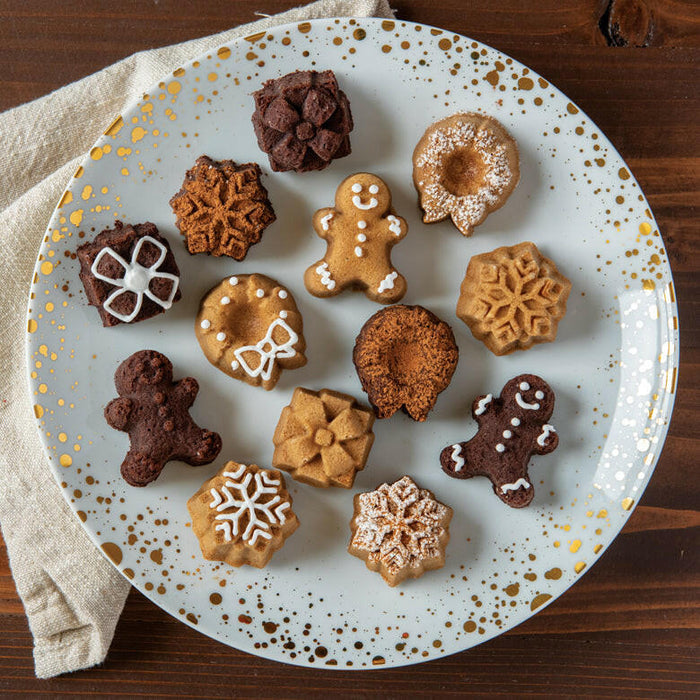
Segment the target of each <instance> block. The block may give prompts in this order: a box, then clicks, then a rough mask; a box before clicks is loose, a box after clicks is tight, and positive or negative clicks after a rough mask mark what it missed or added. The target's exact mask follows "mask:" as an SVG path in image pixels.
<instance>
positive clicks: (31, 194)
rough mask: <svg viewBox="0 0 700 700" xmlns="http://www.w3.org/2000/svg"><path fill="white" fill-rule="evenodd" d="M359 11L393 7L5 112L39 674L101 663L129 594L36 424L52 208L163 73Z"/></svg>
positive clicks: (182, 58) (124, 70) (17, 469)
mask: <svg viewBox="0 0 700 700" xmlns="http://www.w3.org/2000/svg"><path fill="white" fill-rule="evenodd" d="M349 16H354V17H368V16H377V17H391V16H392V13H391V10H390V8H389V5H388V4H387V1H386V0H320V2H314V3H312V4H310V5H306V6H304V7H299V8H295V9H293V10H290V11H288V12H284V13H282V14H279V15H275V16H273V17H265V18H264V19H261V20H259V21H257V22H254V23H251V24H246V25H243V26H240V27H236V28H235V29H231V30H229V31H226V32H223V33H221V34H217V35H214V36H209V37H205V38H202V39H195V40H193V41H188V42H186V43H184V44H178V45H177V46H169V47H166V48H161V49H156V50H152V51H146V52H143V53H138V54H135V55H134V56H131V57H130V58H127V59H125V60H123V61H120V62H119V63H116V64H115V65H113V66H110V67H109V68H105V69H104V70H102V71H100V72H99V73H95V74H94V75H91V76H89V77H87V78H84V79H83V80H80V81H78V82H76V83H73V84H72V85H69V86H67V87H64V88H62V89H60V90H58V91H56V92H54V93H52V94H50V95H47V96H46V97H43V98H41V99H39V100H36V101H34V102H31V103H29V104H26V105H22V106H20V107H17V108H15V109H12V110H9V111H8V112H5V113H4V114H0V146H1V148H0V172H2V173H3V180H2V187H0V249H1V250H2V253H1V254H0V282H1V286H0V290H1V291H0V368H1V371H0V524H1V525H2V533H3V536H4V539H5V542H6V544H7V550H8V553H9V557H10V564H11V567H12V574H13V576H14V579H15V583H16V585H17V591H18V593H19V595H20V597H21V598H22V602H23V603H24V607H25V610H26V613H27V617H28V619H29V626H30V628H31V631H32V635H33V636H34V662H35V669H36V675H37V676H38V677H39V678H49V677H51V676H56V675H58V674H61V673H65V672H68V671H75V670H77V669H81V668H87V667H89V666H93V665H95V664H98V663H101V662H102V661H103V660H104V658H105V656H106V654H107V650H108V648H109V645H110V643H111V641H112V636H113V634H114V628H115V626H116V624H117V620H118V619H119V615H120V614H121V611H122V608H123V606H124V601H125V599H126V595H127V593H128V591H129V584H128V583H127V581H126V580H125V579H123V578H122V576H121V575H120V574H119V573H118V572H117V571H116V570H115V569H114V568H113V567H112V566H111V564H109V563H108V562H107V560H106V559H105V558H104V557H103V556H102V554H101V553H100V551H99V550H98V549H97V548H96V547H95V546H94V545H93V544H92V542H91V541H90V540H89V539H88V537H87V535H86V534H85V533H84V531H83V530H82V529H81V527H80V524H79V522H78V520H77V518H75V517H74V515H73V514H72V512H71V511H70V509H69V508H68V505H67V504H66V502H65V501H64V500H63V497H62V495H61V493H60V490H59V488H58V486H57V484H56V483H55V481H54V479H53V476H52V474H51V471H50V469H49V466H48V463H47V461H46V458H45V457H44V454H43V451H42V448H41V444H40V442H39V437H38V435H37V431H36V429H35V427H34V420H33V416H32V409H31V401H30V397H29V392H28V390H27V386H26V384H27V383H26V378H25V336H26V320H25V312H26V306H27V293H28V290H29V284H30V281H31V276H32V270H33V267H34V261H35V259H36V255H37V251H38V248H39V244H40V242H41V240H42V237H43V235H44V233H45V230H46V226H47V224H48V221H49V217H50V216H51V213H52V211H53V209H54V207H55V205H56V203H57V201H58V199H59V197H60V196H61V194H62V191H63V189H64V188H65V186H66V184H67V183H68V181H69V179H70V177H71V175H72V174H73V172H75V169H76V167H77V165H78V163H79V162H80V160H81V159H82V158H83V156H84V154H85V153H86V152H87V151H88V149H89V148H90V146H92V144H93V143H94V141H96V140H97V138H98V136H99V135H100V134H101V133H102V131H103V130H104V128H105V126H106V125H108V124H109V123H110V122H111V121H112V119H113V118H114V117H115V115H117V114H120V113H121V112H122V111H123V109H124V108H125V107H126V106H127V105H128V104H129V103H130V102H131V101H132V100H133V99H134V98H135V97H138V96H139V95H140V94H142V93H143V92H144V91H145V90H147V89H148V88H149V87H150V86H151V85H152V84H153V83H155V82H156V81H157V80H159V79H160V78H162V76H164V75H167V74H169V73H171V72H172V71H173V70H174V69H176V68H177V67H178V66H180V65H181V64H183V63H185V62H186V61H188V60H190V59H192V58H194V57H195V56H197V55H199V54H202V53H204V52H206V51H210V50H212V49H213V48H216V47H217V46H220V45H221V44H224V43H226V42H228V41H230V40H231V39H234V38H236V37H239V36H245V35H247V34H251V33H253V32H257V31H261V30H264V29H266V28H268V27H271V26H274V25H277V24H282V23H285V22H296V21H300V20H306V19H314V18H317V17H349ZM8 173H11V175H10V176H9V177H8Z"/></svg>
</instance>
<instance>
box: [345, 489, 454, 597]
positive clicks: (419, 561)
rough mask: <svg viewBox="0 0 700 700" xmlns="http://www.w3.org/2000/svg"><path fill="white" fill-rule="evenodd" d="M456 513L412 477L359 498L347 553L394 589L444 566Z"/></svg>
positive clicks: (357, 498)
mask: <svg viewBox="0 0 700 700" xmlns="http://www.w3.org/2000/svg"><path fill="white" fill-rule="evenodd" d="M451 518H452V509H451V508H449V507H448V506H446V505H444V504H443V503H440V502H439V501H438V500H436V499H435V497H434V496H433V494H432V493H431V492H430V491H428V490H426V489H421V488H419V487H418V486H417V485H416V484H415V482H414V481H413V480H412V479H411V478H410V477H408V476H404V477H403V478H402V479H399V481H396V482H394V483H393V484H382V485H381V486H379V488H377V489H376V490H375V491H369V492H368V493H360V494H357V495H356V496H355V514H354V516H353V519H352V521H351V522H350V529H351V530H352V537H351V539H350V545H349V547H348V551H349V552H350V554H353V555H354V556H356V557H359V558H360V559H364V560H365V563H366V564H367V567H368V568H369V569H372V571H378V572H379V573H380V574H381V575H382V577H383V578H384V580H385V581H386V582H387V583H388V584H389V585H390V586H396V585H397V584H399V583H401V581H403V580H404V579H406V578H418V577H419V576H421V575H422V574H423V573H425V572H426V571H428V570H430V569H439V568H440V567H442V566H443V565H444V564H445V547H446V546H447V543H448V541H449V539H450V534H449V523H450V520H451Z"/></svg>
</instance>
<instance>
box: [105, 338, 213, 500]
mask: <svg viewBox="0 0 700 700" xmlns="http://www.w3.org/2000/svg"><path fill="white" fill-rule="evenodd" d="M114 384H115V386H116V388H117V393H118V394H119V398H116V399H113V400H112V401H110V402H109V403H108V404H107V406H106V408H105V410H104V415H105V420H106V421H107V423H108V424H109V425H110V426H111V427H112V428H114V429H115V430H122V431H124V432H126V433H129V441H130V443H131V447H130V449H129V451H128V452H127V455H126V457H125V459H124V461H123V462H122V466H121V473H122V476H123V477H124V480H125V481H126V482H127V483H128V484H131V486H145V485H146V484H148V483H150V482H151V481H154V480H155V479H157V478H158V477H159V476H160V473H161V471H162V470H163V467H164V466H165V464H166V463H167V462H170V461H173V460H180V461H182V462H186V463H187V464H189V465H191V466H199V465H202V464H209V463H210V462H213V461H214V460H215V459H216V457H217V455H218V454H219V452H220V451H221V437H220V436H219V435H218V433H214V432H212V431H211V430H203V429H202V428H200V427H199V426H198V425H197V424H196V423H195V422H194V421H193V420H192V417H191V416H190V407H191V406H192V404H193V403H194V400H195V399H196V398H197V392H198V391H199V384H197V380H196V379H195V378H194V377H185V378H184V379H180V380H179V381H177V382H174V381H173V365H172V363H171V362H170V360H169V359H168V358H167V357H166V356H165V355H162V354H161V353H159V352H156V351H155V350H141V351H139V352H136V353H134V354H133V355H131V357H129V358H127V359H126V360H124V362H122V363H121V364H120V365H119V367H118V368H117V372H116V374H115V375H114Z"/></svg>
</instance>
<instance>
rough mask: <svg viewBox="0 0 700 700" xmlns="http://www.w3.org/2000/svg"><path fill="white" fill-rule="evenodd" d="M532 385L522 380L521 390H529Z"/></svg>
mask: <svg viewBox="0 0 700 700" xmlns="http://www.w3.org/2000/svg"><path fill="white" fill-rule="evenodd" d="M529 388H530V385H529V384H528V383H527V382H520V391H527V390H528V389H529Z"/></svg>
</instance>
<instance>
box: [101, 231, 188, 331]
mask: <svg viewBox="0 0 700 700" xmlns="http://www.w3.org/2000/svg"><path fill="white" fill-rule="evenodd" d="M145 243H149V244H151V245H153V246H155V247H156V248H157V249H158V251H159V255H158V259H157V260H156V261H155V262H154V263H153V264H152V265H151V266H150V267H144V266H143V265H141V264H140V263H139V262H138V259H139V254H140V253H141V249H142V248H143V246H144V244H145ZM167 254H168V249H167V248H166V247H165V246H164V245H163V244H162V243H161V242H160V241H157V240H156V239H155V238H153V237H152V236H144V237H143V238H140V239H139V241H138V242H137V243H136V246H135V247H134V250H133V252H132V254H131V262H126V260H124V258H122V256H121V255H119V254H118V253H117V252H115V251H114V250H112V249H111V248H109V247H106V248H103V249H102V250H101V251H100V252H99V253H98V254H97V256H96V257H95V260H94V262H93V263H92V266H91V267H90V272H92V274H93V275H94V277H95V278H96V279H98V280H101V281H102V282H107V283H108V284H111V285H114V286H115V287H117V289H115V290H114V291H113V292H112V293H111V294H110V295H109V296H108V297H107V299H106V300H105V302H104V304H102V307H103V308H104V310H105V311H107V313H109V314H111V315H112V316H114V318H117V319H119V320H120V321H122V322H123V323H130V322H131V321H133V320H134V319H135V318H136V317H137V316H138V314H139V312H140V311H141V307H142V305H143V297H144V296H146V297H148V298H149V299H150V300H151V301H153V302H155V303H156V304H158V306H160V307H162V308H163V309H166V310H167V309H169V308H170V307H171V306H172V305H173V299H174V298H175V295H176V294H177V289H178V285H179V284H180V278H179V277H178V276H177V275H173V274H171V273H169V272H159V271H158V269H159V268H160V266H161V265H162V263H163V261H164V260H165V256H166V255H167ZM105 256H109V257H111V258H113V259H114V260H116V262H117V263H119V265H121V267H122V268H123V269H124V273H123V275H122V276H121V277H114V278H113V277H107V276H106V275H103V274H102V273H101V272H98V267H99V265H100V262H101V260H102V258H104V257H105ZM154 279H167V280H170V281H171V282H172V288H171V290H170V294H169V295H168V298H167V299H160V298H159V297H157V296H156V295H155V294H153V292H152V291H151V290H150V288H149V287H150V284H151V282H152V281H153V280H154ZM126 292H131V293H132V294H134V295H135V296H136V301H135V302H134V308H133V310H132V311H131V313H129V314H122V313H119V312H118V311H115V310H114V309H113V308H112V303H113V302H114V300H115V299H117V298H118V297H120V296H121V295H122V294H125V293H126Z"/></svg>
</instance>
